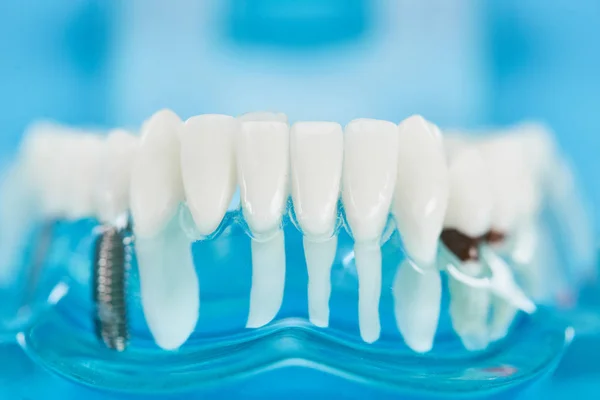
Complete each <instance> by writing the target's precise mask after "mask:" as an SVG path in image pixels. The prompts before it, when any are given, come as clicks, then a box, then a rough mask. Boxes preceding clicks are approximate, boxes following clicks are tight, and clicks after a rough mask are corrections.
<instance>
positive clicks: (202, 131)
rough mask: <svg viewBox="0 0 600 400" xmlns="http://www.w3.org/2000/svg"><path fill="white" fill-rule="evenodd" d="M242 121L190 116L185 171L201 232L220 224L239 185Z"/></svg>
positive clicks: (185, 139) (188, 195)
mask: <svg viewBox="0 0 600 400" xmlns="http://www.w3.org/2000/svg"><path fill="white" fill-rule="evenodd" d="M239 126H240V123H239V121H238V120H236V119H235V118H233V117H230V116H227V115H199V116H197V117H192V118H190V119H188V120H187V121H186V123H185V127H184V129H183V132H182V135H181V173H182V175H183V185H184V188H185V195H186V200H187V205H188V207H189V209H190V212H191V214H192V217H193V219H194V222H195V223H196V227H197V229H198V232H199V234H200V235H202V236H208V235H210V234H211V233H213V232H214V231H215V230H216V229H217V228H218V227H219V224H220V223H221V221H222V220H223V217H224V216H225V213H226V212H227V208H228V206H229V204H230V203H231V198H232V197H233V193H234V192H235V188H236V170H235V147H234V144H235V142H234V141H235V135H236V133H237V132H238V131H239Z"/></svg>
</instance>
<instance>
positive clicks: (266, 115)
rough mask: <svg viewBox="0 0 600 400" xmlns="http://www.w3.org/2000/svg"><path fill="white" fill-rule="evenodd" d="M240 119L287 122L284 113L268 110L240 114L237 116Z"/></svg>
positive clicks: (243, 120)
mask: <svg viewBox="0 0 600 400" xmlns="http://www.w3.org/2000/svg"><path fill="white" fill-rule="evenodd" d="M238 118H239V119H240V121H242V122H245V121H278V122H283V123H285V124H287V123H288V117H287V115H285V114H284V113H278V112H269V111H254V112H249V113H245V114H242V115H240V116H239V117H238Z"/></svg>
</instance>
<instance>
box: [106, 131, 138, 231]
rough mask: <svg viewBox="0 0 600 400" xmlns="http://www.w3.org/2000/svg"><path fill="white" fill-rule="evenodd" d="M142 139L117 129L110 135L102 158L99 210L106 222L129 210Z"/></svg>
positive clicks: (112, 220)
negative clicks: (137, 153)
mask: <svg viewBox="0 0 600 400" xmlns="http://www.w3.org/2000/svg"><path fill="white" fill-rule="evenodd" d="M138 146H139V138H138V137H137V136H134V135H132V134H131V133H129V132H127V131H125V130H122V129H116V130H114V131H112V132H110V133H109V134H108V137H107V138H106V144H105V145H104V154H103V155H102V158H101V167H100V168H101V170H102V171H101V173H100V174H99V180H98V186H97V191H96V210H97V211H96V212H97V214H98V219H99V220H100V221H101V222H103V223H112V222H114V221H115V220H116V219H117V218H119V217H120V216H122V215H123V214H124V213H126V212H127V210H128V209H129V188H130V180H131V168H132V165H133V161H134V159H135V152H136V150H137V148H138Z"/></svg>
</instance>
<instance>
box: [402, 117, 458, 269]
mask: <svg viewBox="0 0 600 400" xmlns="http://www.w3.org/2000/svg"><path fill="white" fill-rule="evenodd" d="M398 130H399V134H398V141H399V144H398V180H397V184H396V193H395V195H394V206H393V212H394V217H395V219H396V224H397V226H398V231H399V232H400V235H401V236H402V241H403V243H404V247H405V248H406V251H407V252H408V255H409V256H410V257H411V258H412V259H413V260H415V261H416V262H417V263H418V264H419V265H420V266H422V267H425V266H430V265H432V264H433V263H434V261H435V258H436V255H437V248H438V240H439V236H440V233H441V231H442V226H443V222H444V215H445V213H446V205H447V202H448V167H447V165H446V157H445V154H444V147H443V144H442V137H441V135H440V134H439V130H436V129H432V125H431V124H430V123H429V122H427V121H426V120H425V119H423V118H422V117H420V116H417V115H416V116H412V117H410V118H407V119H405V120H404V121H402V123H400V125H399V128H398Z"/></svg>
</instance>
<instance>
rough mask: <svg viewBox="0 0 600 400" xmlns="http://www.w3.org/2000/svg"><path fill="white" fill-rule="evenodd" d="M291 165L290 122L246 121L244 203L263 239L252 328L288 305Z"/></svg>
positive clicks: (241, 141)
mask: <svg viewBox="0 0 600 400" xmlns="http://www.w3.org/2000/svg"><path fill="white" fill-rule="evenodd" d="M288 168H289V127H288V125H287V124H286V123H283V122H279V121H273V120H266V121H264V120H262V121H254V120H249V121H244V122H242V125H241V130H240V132H239V135H238V138H237V173H238V182H239V185H240V202H241V205H242V211H243V214H244V218H245V220H246V222H247V224H248V227H249V228H250V230H251V231H252V233H253V235H254V236H255V237H256V238H257V239H253V240H252V289H251V291H250V311H249V315H248V322H247V327H249V328H257V327H260V326H263V325H265V324H267V323H269V322H270V321H271V320H272V319H273V318H275V316H276V315H277V312H278V311H279V308H280V307H281V304H282V299H283V290H284V284H285V246H284V238H283V231H282V230H281V227H280V224H281V217H282V215H283V212H284V210H285V205H286V201H287V195H288ZM264 238H268V239H267V240H266V241H265V240H264Z"/></svg>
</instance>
